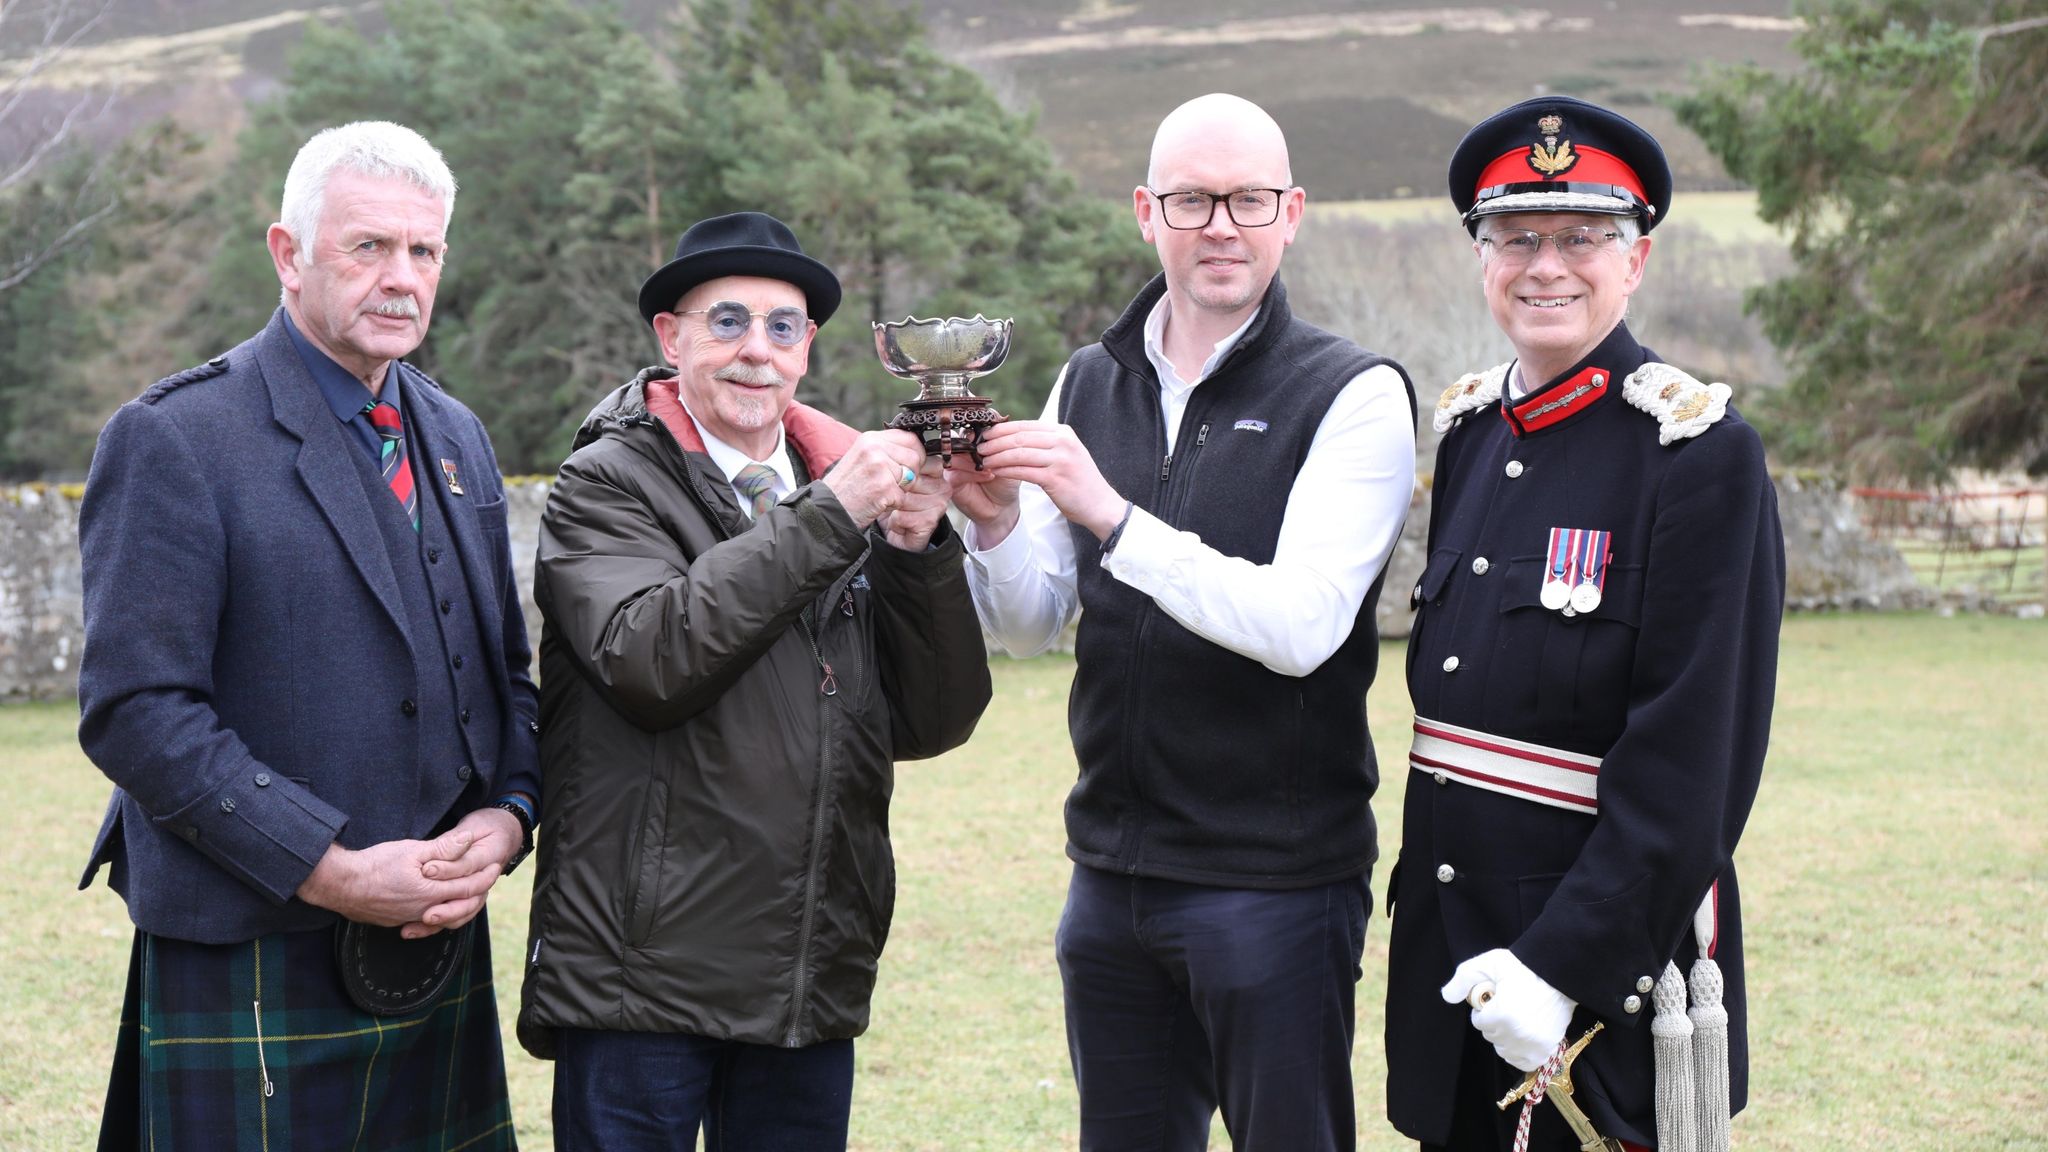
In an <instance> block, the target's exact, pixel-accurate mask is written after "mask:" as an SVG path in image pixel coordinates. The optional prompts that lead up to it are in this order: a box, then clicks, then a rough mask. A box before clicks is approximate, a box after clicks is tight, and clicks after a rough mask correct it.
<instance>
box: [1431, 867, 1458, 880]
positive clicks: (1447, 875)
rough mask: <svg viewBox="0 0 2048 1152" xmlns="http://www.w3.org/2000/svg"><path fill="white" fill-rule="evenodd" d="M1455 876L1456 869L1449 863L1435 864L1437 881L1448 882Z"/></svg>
mask: <svg viewBox="0 0 2048 1152" xmlns="http://www.w3.org/2000/svg"><path fill="white" fill-rule="evenodd" d="M1457 878H1458V870H1457V869H1456V868H1453V867H1451V866H1450V865H1449V864H1439V865H1437V866H1436V880H1437V883H1439V884H1449V883H1450V882H1451V881H1453V880H1456V879H1457Z"/></svg>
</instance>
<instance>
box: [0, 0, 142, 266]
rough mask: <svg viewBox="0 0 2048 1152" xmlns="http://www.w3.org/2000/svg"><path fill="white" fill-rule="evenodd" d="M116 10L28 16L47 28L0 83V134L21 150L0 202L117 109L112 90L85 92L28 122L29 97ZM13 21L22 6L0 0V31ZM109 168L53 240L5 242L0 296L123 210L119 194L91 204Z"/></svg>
mask: <svg viewBox="0 0 2048 1152" xmlns="http://www.w3.org/2000/svg"><path fill="white" fill-rule="evenodd" d="M111 6H112V0H96V2H93V3H80V2H78V0H49V2H48V3H45V4H43V5H42V6H40V7H39V8H37V9H36V10H35V15H34V16H33V17H30V18H32V19H39V20H41V22H42V23H41V27H40V29H39V31H38V34H37V35H36V37H35V42H34V46H33V47H32V48H31V49H30V50H29V52H28V55H27V59H26V61H25V62H23V63H20V64H19V65H18V66H16V67H15V68H14V69H12V71H11V74H9V75H8V76H7V78H6V80H5V81H4V82H0V132H4V133H5V134H6V135H7V136H9V137H11V138H12V139H11V140H10V141H9V143H11V144H12V145H14V146H15V147H17V148H18V149H19V151H18V153H17V154H16V155H14V156H13V157H12V158H11V159H8V160H6V161H5V162H4V163H0V196H4V195H5V194H6V193H7V192H8V191H9V190H11V189H13V188H15V187H16V186H17V185H20V184H22V183H23V182H24V181H26V180H28V179H29V178H30V177H31V176H32V175H34V174H35V172H36V171H37V170H38V169H39V168H40V167H41V166H42V165H43V164H44V162H45V161H47V160H50V159H51V158H53V157H55V156H57V155H59V154H61V152H62V151H63V149H65V148H66V147H67V146H69V145H70V144H72V143H73V142H74V140H75V138H76V135H77V132H78V130H79V129H80V128H81V127H82V126H83V125H86V124H89V123H91V122H93V121H95V120H98V119H99V118H100V117H102V116H104V115H106V113H107V111H108V109H110V108H111V107H113V104H114V99H115V97H114V94H113V93H112V92H111V91H108V92H104V93H100V92H94V91H92V90H90V89H88V90H86V91H85V92H84V93H82V94H81V95H79V96H77V97H76V98H74V99H71V100H69V101H68V102H67V103H65V104H64V106H63V107H62V109H61V111H59V112H56V113H55V114H52V115H46V116H44V117H43V118H42V119H41V120H40V121H39V122H36V123H26V124H25V123H23V121H24V120H25V119H27V118H28V117H27V109H29V108H31V107H33V104H32V103H31V99H32V97H34V96H35V95H36V94H37V93H38V92H40V91H44V90H45V87H46V86H45V85H43V84H42V83H41V81H43V80H45V79H46V78H47V76H48V74H49V73H50V71H51V69H52V68H54V67H55V66H56V65H57V64H58V63H59V62H60V61H61V60H62V59H63V57H64V55H65V54H66V53H68V52H70V51H71V50H72V49H73V48H75V47H76V46H77V45H78V44H79V43H80V42H81V41H82V40H84V39H85V37H87V36H88V35H90V34H91V33H92V32H93V30H94V29H96V28H98V27H99V26H100V25H101V23H102V22H104V21H105V20H106V18H107V13H108V11H109V9H110V8H111ZM10 19H11V20H13V21H14V22H15V23H17V24H18V23H19V21H20V20H21V19H22V5H21V4H19V3H13V4H7V3H4V0H0V30H4V29H5V27H6V25H7V23H8V22H9V21H10ZM105 168H106V161H105V160H104V159H102V160H101V161H100V162H99V163H98V164H95V165H94V166H93V168H92V170H91V171H90V172H88V173H87V174H86V177H85V179H84V181H83V183H82V184H81V185H80V187H79V189H78V191H77V193H76V195H75V196H74V198H73V205H74V208H75V209H76V211H77V214H76V215H75V216H74V217H73V218H72V219H71V220H70V221H68V222H67V223H65V225H64V227H63V228H62V229H61V230H60V231H58V233H57V234H56V235H55V236H54V237H52V238H49V239H47V240H45V239H42V238H41V237H37V236H34V235H15V236H10V237H6V238H4V239H0V292H6V291H8V290H10V289H12V288H15V287H17V286H19V285H20V284H21V283H22V282H24V281H26V280H27V279H28V278H29V277H30V276H33V275H35V273H36V272H37V271H38V270H39V269H41V268H43V267H44V266H45V265H47V264H49V263H50V262H51V261H52V260H55V259H56V258H57V257H58V256H60V255H62V254H63V252H64V251H65V250H66V249H68V248H70V247H71V246H72V245H73V244H76V243H77V242H78V241H79V240H81V239H83V238H84V237H85V235H86V234H87V233H88V232H90V231H91V230H92V228H93V226H94V225H96V224H98V223H99V222H100V221H102V220H104V219H106V218H107V217H108V216H109V215H111V214H112V213H113V212H114V210H115V209H116V208H117V207H118V205H119V204H120V198H119V197H118V196H116V195H112V194H109V195H107V196H105V198H104V199H103V200H102V201H101V202H99V203H97V204H94V203H93V200H94V199H95V197H94V196H93V195H92V193H93V192H94V191H95V189H96V188H97V187H98V186H99V184H100V177H101V176H102V175H103V174H104V172H105Z"/></svg>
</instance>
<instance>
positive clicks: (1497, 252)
mask: <svg viewBox="0 0 2048 1152" xmlns="http://www.w3.org/2000/svg"><path fill="white" fill-rule="evenodd" d="M1619 239H1621V233H1619V232H1616V231H1615V230H1614V229H1612V228H1602V227H1600V226H1599V225H1597V224H1579V225H1576V226H1574V227H1571V228H1560V229H1558V230H1557V231H1555V232H1552V233H1550V234H1549V235H1545V234H1543V233H1541V232H1531V231H1530V230H1529V229H1527V228H1496V229H1494V230H1493V231H1491V232H1488V233H1487V234H1486V235H1484V236H1481V237H1480V238H1479V243H1480V245H1481V246H1482V247H1483V248H1485V249H1486V251H1487V252H1489V253H1491V254H1492V255H1491V256H1490V257H1489V258H1490V259H1494V260H1499V261H1500V262H1501V263H1503V264H1527V263H1528V262H1530V261H1531V260H1534V259H1536V254H1537V253H1538V252H1541V251H1542V250H1543V242H1544V241H1545V240H1548V241H1550V243H1551V244H1552V246H1554V247H1555V248H1556V249H1557V254H1558V255H1559V256H1562V257H1564V258H1565V260H1566V261H1568V262H1570V263H1573V264H1579V263H1583V262H1585V261H1587V260H1591V259H1592V258H1593V257H1595V256H1597V255H1599V254H1600V253H1602V252H1605V251H1607V250H1608V247H1609V245H1611V244H1613V243H1614V241H1616V240H1619Z"/></svg>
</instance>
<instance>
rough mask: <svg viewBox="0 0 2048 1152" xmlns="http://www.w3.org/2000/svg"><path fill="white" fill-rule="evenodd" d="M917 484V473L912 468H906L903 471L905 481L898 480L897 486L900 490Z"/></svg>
mask: <svg viewBox="0 0 2048 1152" xmlns="http://www.w3.org/2000/svg"><path fill="white" fill-rule="evenodd" d="M915 483H917V471H916V470H915V469H912V468H905V469H904V470H903V479H901V480H898V481H897V482H896V486H897V487H898V488H908V487H910V486H911V485H912V484H915Z"/></svg>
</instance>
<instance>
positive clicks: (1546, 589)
mask: <svg viewBox="0 0 2048 1152" xmlns="http://www.w3.org/2000/svg"><path fill="white" fill-rule="evenodd" d="M1577 542H1578V533H1576V532H1574V531H1572V530H1571V529H1569V528H1552V529H1551V530H1550V551H1549V553H1548V557H1547V560H1546V562H1545V563H1544V565H1543V588H1542V590H1541V592H1539V593H1538V595H1537V599H1538V600H1539V601H1541V603H1542V604H1543V606H1544V607H1545V608H1548V609H1550V610H1551V611H1552V612H1555V611H1557V610H1558V609H1560V608H1562V607H1564V606H1565V605H1566V604H1569V603H1571V598H1572V582H1571V576H1572V569H1573V567H1574V565H1573V563H1572V546H1573V545H1574V544H1576V543H1577Z"/></svg>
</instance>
